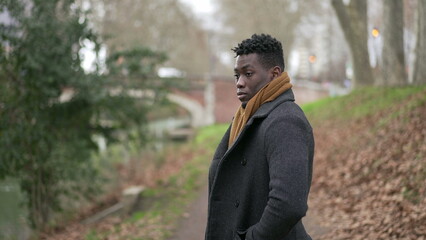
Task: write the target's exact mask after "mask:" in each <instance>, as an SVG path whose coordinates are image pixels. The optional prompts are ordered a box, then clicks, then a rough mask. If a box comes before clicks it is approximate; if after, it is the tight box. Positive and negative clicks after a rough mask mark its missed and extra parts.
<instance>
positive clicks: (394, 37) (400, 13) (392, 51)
mask: <svg viewBox="0 0 426 240" xmlns="http://www.w3.org/2000/svg"><path fill="white" fill-rule="evenodd" d="M383 3H384V6H383V7H384V12H383V17H384V30H383V40H384V43H383V57H382V61H383V67H382V75H383V84H384V85H387V86H402V85H406V84H407V83H408V81H407V73H406V71H405V59H404V10H403V9H404V5H403V1H399V0H397V1H395V0H391V1H384V2H383Z"/></svg>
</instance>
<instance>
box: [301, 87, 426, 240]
mask: <svg viewBox="0 0 426 240" xmlns="http://www.w3.org/2000/svg"><path fill="white" fill-rule="evenodd" d="M307 112H308V116H309V117H310V118H311V119H313V125H314V130H315V140H316V157H315V165H314V169H315V170H314V171H315V174H314V182H313V186H312V192H311V195H310V200H311V203H310V205H311V210H312V211H313V212H314V213H315V215H317V216H319V217H320V218H321V222H322V223H323V224H324V225H325V226H327V227H329V230H330V231H329V233H328V234H326V235H324V236H322V237H321V238H320V239H413V240H414V239H416V240H418V239H426V88H425V87H422V88H407V89H384V90H380V89H366V90H365V91H363V90H360V91H357V92H355V93H353V94H351V95H350V96H346V97H343V98H338V99H332V100H325V101H324V102H323V103H322V104H321V106H307Z"/></svg>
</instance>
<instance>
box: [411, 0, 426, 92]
mask: <svg viewBox="0 0 426 240" xmlns="http://www.w3.org/2000/svg"><path fill="white" fill-rule="evenodd" d="M417 8H418V16H417V17H418V21H417V22H418V25H417V44H416V61H415V63H414V75H413V84H416V85H420V84H426V40H425V39H426V0H419V1H418V6H417Z"/></svg>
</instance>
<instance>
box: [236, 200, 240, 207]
mask: <svg viewBox="0 0 426 240" xmlns="http://www.w3.org/2000/svg"><path fill="white" fill-rule="evenodd" d="M238 206H240V201H238V200H236V201H235V207H236V208H237V207H238Z"/></svg>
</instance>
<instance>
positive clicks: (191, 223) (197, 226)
mask: <svg viewBox="0 0 426 240" xmlns="http://www.w3.org/2000/svg"><path fill="white" fill-rule="evenodd" d="M207 192H208V186H207V184H205V185H204V186H203V187H202V188H201V189H200V190H199V192H198V196H197V198H196V199H195V200H194V201H193V202H192V203H191V204H190V206H189V207H188V209H187V211H186V212H185V213H184V215H183V216H182V217H181V220H180V222H179V223H178V225H177V229H176V231H175V233H174V235H173V236H172V237H171V238H169V239H168V240H204V230H205V227H206V223H207V200H208V199H207ZM303 224H304V225H305V228H306V231H307V232H308V233H309V235H311V237H312V239H314V240H315V239H317V238H318V237H319V236H321V235H322V234H325V233H326V232H327V229H326V228H324V227H322V226H320V225H319V221H318V219H317V217H316V216H315V215H314V214H313V213H312V212H308V214H307V216H306V217H305V218H303Z"/></svg>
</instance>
